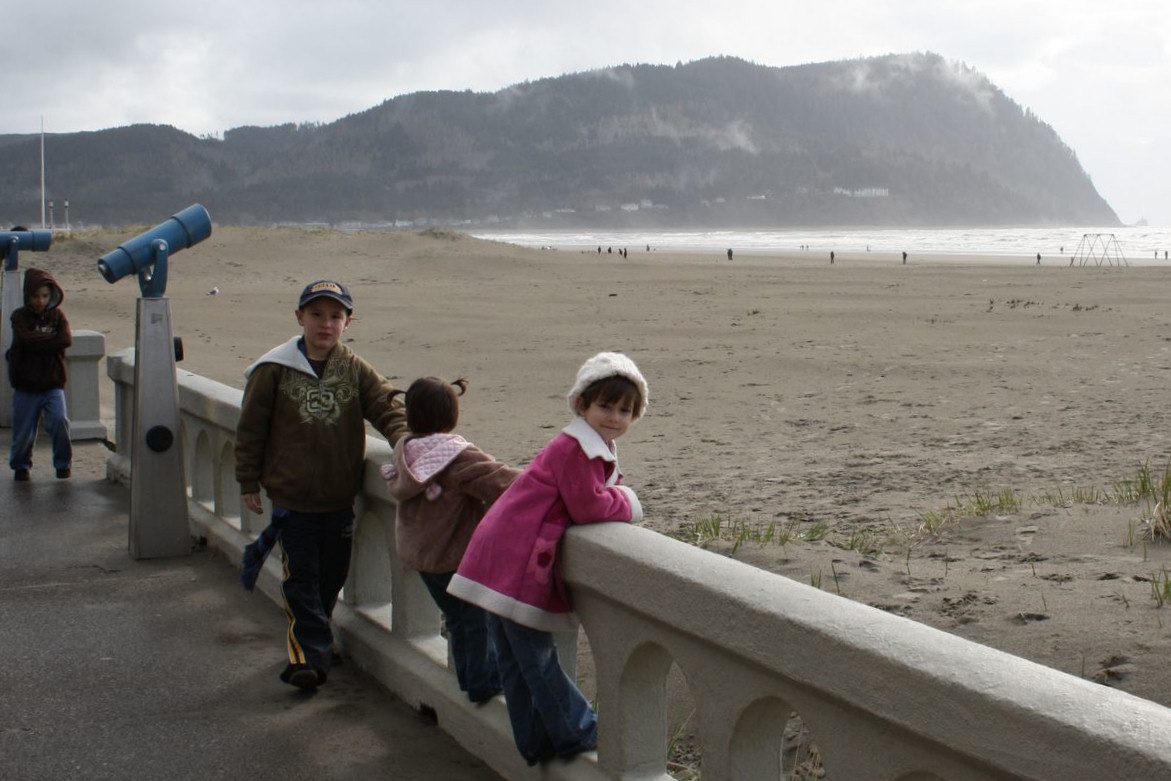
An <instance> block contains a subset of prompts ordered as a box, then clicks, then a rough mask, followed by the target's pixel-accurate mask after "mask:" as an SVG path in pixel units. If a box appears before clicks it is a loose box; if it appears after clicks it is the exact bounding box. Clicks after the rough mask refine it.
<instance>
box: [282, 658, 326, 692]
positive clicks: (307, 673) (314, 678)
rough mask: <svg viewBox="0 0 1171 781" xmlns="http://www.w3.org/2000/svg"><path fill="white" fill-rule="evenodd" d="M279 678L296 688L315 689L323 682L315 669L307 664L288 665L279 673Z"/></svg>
mask: <svg viewBox="0 0 1171 781" xmlns="http://www.w3.org/2000/svg"><path fill="white" fill-rule="evenodd" d="M281 680H282V681H284V682H285V683H287V684H289V685H291V686H296V687H297V688H298V689H316V688H317V687H318V686H319V685H321V684H322V683H323V681H322V680H321V676H319V675H318V674H317V671H316V670H314V669H313V668H312V667H311V666H310V665H307V664H291V665H289V666H288V667H286V668H285V669H284V671H283V672H282V673H281Z"/></svg>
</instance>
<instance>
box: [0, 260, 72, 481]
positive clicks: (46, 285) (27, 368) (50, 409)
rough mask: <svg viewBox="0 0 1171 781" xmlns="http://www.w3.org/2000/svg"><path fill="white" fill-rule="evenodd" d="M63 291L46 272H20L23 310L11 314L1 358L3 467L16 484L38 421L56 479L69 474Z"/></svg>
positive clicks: (29, 457) (28, 460) (28, 463)
mask: <svg viewBox="0 0 1171 781" xmlns="http://www.w3.org/2000/svg"><path fill="white" fill-rule="evenodd" d="M64 300H65V293H64V291H62V290H61V286H60V285H59V284H57V280H56V279H54V278H53V275H52V274H50V273H49V272H48V271H42V270H41V269H36V268H30V269H28V270H27V271H26V272H25V273H24V306H22V307H20V308H19V309H17V310H16V311H14V312H13V313H12V346H11V347H10V348H9V350H8V352H7V353H6V354H5V358H7V360H8V379H9V382H10V383H11V384H12V452H11V455H10V457H9V459H8V466H9V467H11V468H12V472H13V476H14V478H15V479H16V480H19V481H22V482H23V481H25V480H28V479H29V475H30V471H31V470H32V465H33V446H34V445H36V443H37V429H38V428H39V426H40V423H41V420H42V418H43V419H44V422H45V430H46V431H47V432H48V434H49V436H50V437H51V438H52V442H53V467H54V468H55V469H56V470H57V477H59V478H61V479H65V478H67V477H69V476H70V475H71V469H72V466H73V445H72V443H71V442H70V439H69V414H68V410H67V409H66V406H65V382H66V379H67V376H66V371H65V350H66V349H67V348H68V347H69V346H70V345H71V344H73V332H72V331H70V329H69V320H68V319H67V318H66V317H65V313H64V312H63V311H61V302H62V301H64Z"/></svg>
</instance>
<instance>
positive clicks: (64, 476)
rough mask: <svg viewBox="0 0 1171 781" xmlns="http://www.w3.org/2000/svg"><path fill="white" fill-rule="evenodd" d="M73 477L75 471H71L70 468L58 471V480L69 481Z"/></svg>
mask: <svg viewBox="0 0 1171 781" xmlns="http://www.w3.org/2000/svg"><path fill="white" fill-rule="evenodd" d="M72 476H73V470H72V469H70V468H69V467H65V468H64V469H58V470H57V479H58V480H68V479H69V478H70V477H72Z"/></svg>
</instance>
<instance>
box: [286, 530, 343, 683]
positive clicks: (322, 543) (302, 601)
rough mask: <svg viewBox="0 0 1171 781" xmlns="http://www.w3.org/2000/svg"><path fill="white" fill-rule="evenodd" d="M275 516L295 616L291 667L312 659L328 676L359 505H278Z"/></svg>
mask: <svg viewBox="0 0 1171 781" xmlns="http://www.w3.org/2000/svg"><path fill="white" fill-rule="evenodd" d="M272 517H273V522H274V523H277V524H278V525H280V526H281V550H282V555H283V560H284V581H283V582H282V583H281V592H282V593H283V594H284V598H285V614H286V615H287V616H288V619H289V630H288V638H287V639H288V648H289V667H288V668H286V673H288V672H289V671H290V670H291V669H292V668H293V667H296V666H298V665H304V664H307V665H310V666H311V667H313V668H314V669H315V670H317V673H318V678H319V680H320V681H322V682H324V680H325V676H326V675H328V674H329V667H330V660H331V658H332V653H333V630H332V629H331V628H330V626H329V619H330V617H331V616H332V615H333V608H334V605H336V604H337V598H338V593H339V592H340V591H341V590H342V586H344V585H345V584H346V576H347V575H349V572H350V556H351V553H352V550H353V541H354V510H353V508H350V507H347V508H346V509H344V510H335V511H333V512H327V513H302V512H297V511H295V510H289V509H287V508H284V507H274V508H273V511H272Z"/></svg>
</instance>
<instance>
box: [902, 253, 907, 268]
mask: <svg viewBox="0 0 1171 781" xmlns="http://www.w3.org/2000/svg"><path fill="white" fill-rule="evenodd" d="M903 265H904V266H905V265H907V251H906V250H903Z"/></svg>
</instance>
